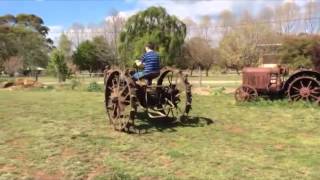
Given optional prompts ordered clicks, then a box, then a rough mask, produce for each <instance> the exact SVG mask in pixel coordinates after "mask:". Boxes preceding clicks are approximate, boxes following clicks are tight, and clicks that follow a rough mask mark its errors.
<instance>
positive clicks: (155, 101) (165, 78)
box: [104, 68, 192, 131]
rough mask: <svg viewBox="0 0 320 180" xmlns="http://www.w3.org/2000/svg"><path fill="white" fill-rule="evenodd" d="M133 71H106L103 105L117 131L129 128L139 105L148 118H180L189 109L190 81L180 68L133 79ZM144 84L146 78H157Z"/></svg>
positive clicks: (190, 97)
mask: <svg viewBox="0 0 320 180" xmlns="http://www.w3.org/2000/svg"><path fill="white" fill-rule="evenodd" d="M131 75H132V72H129V71H121V70H117V69H110V70H108V71H105V79H104V84H105V108H106V112H107V116H108V118H109V120H110V124H112V125H113V128H114V129H115V130H117V131H130V129H131V128H132V127H133V128H134V127H135V126H134V120H135V117H136V114H137V111H138V109H143V110H144V111H145V112H146V114H147V115H148V116H149V118H163V119H165V120H168V119H170V120H172V119H178V118H179V119H180V118H184V117H186V116H187V115H188V113H189V111H190V110H191V102H192V95H191V85H190V83H189V82H188V78H187V76H186V75H184V74H183V72H182V71H179V70H175V69H170V68H165V69H163V70H161V73H160V75H159V76H158V77H152V78H151V79H142V80H139V81H134V80H133V79H132V77H131ZM156 78H157V80H156V83H153V84H152V83H151V84H149V83H148V84H147V83H145V81H146V80H148V81H151V82H152V79H154V80H155V79H156Z"/></svg>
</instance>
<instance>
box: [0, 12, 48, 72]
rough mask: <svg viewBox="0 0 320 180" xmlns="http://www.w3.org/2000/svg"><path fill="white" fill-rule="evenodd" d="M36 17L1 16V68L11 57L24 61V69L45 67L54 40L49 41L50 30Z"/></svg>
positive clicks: (20, 15)
mask: <svg viewBox="0 0 320 180" xmlns="http://www.w3.org/2000/svg"><path fill="white" fill-rule="evenodd" d="M43 24H44V23H43V20H42V19H41V18H40V17H38V16H35V15H28V14H19V15H17V16H13V15H5V16H0V39H1V40H2V42H1V43H0V66H1V65H2V64H3V63H4V62H5V61H6V60H8V59H10V57H12V56H15V57H18V58H19V59H21V60H22V62H23V68H25V69H26V68H29V69H33V68H35V67H37V66H40V67H45V66H46V65H47V63H48V51H49V49H50V48H51V47H52V40H50V39H47V38H46V35H47V34H48V31H49V28H48V27H46V26H44V25H43Z"/></svg>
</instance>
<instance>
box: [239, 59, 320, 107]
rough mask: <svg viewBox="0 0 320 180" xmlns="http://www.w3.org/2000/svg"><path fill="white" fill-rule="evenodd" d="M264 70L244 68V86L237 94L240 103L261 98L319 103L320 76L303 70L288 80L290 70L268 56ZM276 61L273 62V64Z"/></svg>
mask: <svg viewBox="0 0 320 180" xmlns="http://www.w3.org/2000/svg"><path fill="white" fill-rule="evenodd" d="M263 59H264V60H265V61H266V60H267V61H269V62H264V63H263V64H262V66H261V67H247V68H244V69H243V71H242V72H243V77H242V85H241V86H240V87H239V88H237V89H236V91H235V99H236V101H238V102H243V101H253V100H256V99H257V98H258V97H265V98H268V99H275V98H284V97H287V98H288V99H289V100H290V101H299V100H304V101H310V102H316V103H317V104H319V103H320V73H319V72H316V71H313V70H308V69H300V70H298V71H296V72H294V73H293V74H291V75H290V76H289V77H287V78H285V77H286V75H288V69H287V68H285V67H284V66H282V65H279V64H276V63H275V59H276V57H275V56H273V55H265V56H264V57H263ZM272 61H273V62H272Z"/></svg>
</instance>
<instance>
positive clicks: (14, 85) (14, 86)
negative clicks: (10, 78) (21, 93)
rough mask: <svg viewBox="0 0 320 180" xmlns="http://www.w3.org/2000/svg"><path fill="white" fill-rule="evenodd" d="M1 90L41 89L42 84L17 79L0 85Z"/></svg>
mask: <svg viewBox="0 0 320 180" xmlns="http://www.w3.org/2000/svg"><path fill="white" fill-rule="evenodd" d="M0 87H2V88H6V89H8V90H11V91H13V90H20V89H23V88H43V87H44V86H43V84H42V83H40V82H37V81H35V80H33V79H29V78H17V79H16V80H15V81H14V82H4V83H1V86H0Z"/></svg>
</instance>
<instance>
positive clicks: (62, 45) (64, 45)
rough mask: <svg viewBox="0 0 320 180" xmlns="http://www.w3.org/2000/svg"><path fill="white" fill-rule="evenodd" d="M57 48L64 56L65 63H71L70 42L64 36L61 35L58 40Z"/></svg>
mask: <svg viewBox="0 0 320 180" xmlns="http://www.w3.org/2000/svg"><path fill="white" fill-rule="evenodd" d="M58 48H59V49H60V50H61V51H62V52H63V54H64V55H65V56H66V61H67V62H71V61H72V59H71V55H72V49H71V48H72V42H71V41H70V40H69V39H68V37H67V36H66V35H65V34H61V36H60V38H59V44H58Z"/></svg>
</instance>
